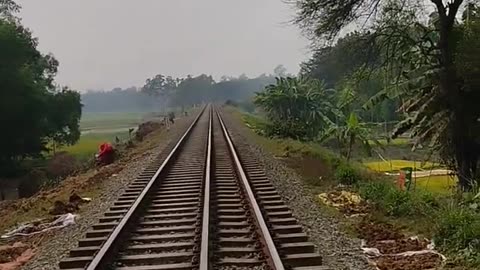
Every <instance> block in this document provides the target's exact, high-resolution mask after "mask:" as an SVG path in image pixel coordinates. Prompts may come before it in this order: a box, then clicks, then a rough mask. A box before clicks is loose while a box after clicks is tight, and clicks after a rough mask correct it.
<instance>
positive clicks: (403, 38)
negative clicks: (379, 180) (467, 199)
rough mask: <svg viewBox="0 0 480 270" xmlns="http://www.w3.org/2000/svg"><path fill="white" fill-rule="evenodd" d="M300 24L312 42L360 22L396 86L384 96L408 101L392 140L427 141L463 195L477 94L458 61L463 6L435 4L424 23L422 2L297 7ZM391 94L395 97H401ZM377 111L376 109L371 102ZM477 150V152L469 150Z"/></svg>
mask: <svg viewBox="0 0 480 270" xmlns="http://www.w3.org/2000/svg"><path fill="white" fill-rule="evenodd" d="M297 3H298V7H299V12H298V16H297V20H296V22H297V23H298V24H299V25H300V26H302V27H303V29H304V30H305V31H306V32H309V33H313V34H314V36H315V37H317V38H321V39H325V40H332V39H333V38H334V37H335V36H336V35H337V34H338V33H339V32H340V31H341V30H342V29H344V28H345V27H346V26H347V25H348V24H350V23H352V22H355V21H357V22H358V21H359V20H363V22H364V25H366V26H370V27H371V28H372V29H373V30H374V31H375V36H376V38H377V40H379V41H380V43H381V45H380V46H381V47H382V52H383V60H384V61H385V63H384V64H383V66H384V67H388V69H389V71H391V72H392V74H397V76H395V77H393V78H394V80H393V81H394V85H393V86H391V87H388V90H389V91H388V92H389V93H388V94H387V92H385V91H384V92H383V93H380V94H379V95H377V96H376V97H375V100H377V101H378V100H381V99H382V98H385V97H386V96H399V94H400V93H403V94H404V95H405V99H406V101H405V102H404V104H403V111H405V112H406V113H408V114H409V117H407V118H406V119H405V120H404V121H402V122H401V123H400V124H399V126H398V127H397V131H396V134H395V135H398V134H400V133H403V132H405V131H407V130H412V134H413V136H414V137H415V138H416V139H417V142H418V143H426V142H430V143H431V145H432V147H433V148H434V149H435V150H436V151H438V152H439V153H441V155H442V157H443V159H444V161H445V162H447V164H449V165H450V166H451V167H452V168H453V169H454V170H455V171H456V172H457V175H458V177H459V179H460V181H459V184H460V186H461V188H463V189H470V188H471V187H472V185H473V183H474V181H475V180H476V178H477V177H478V175H477V166H478V164H477V161H478V157H479V155H480V151H478V150H479V149H480V145H479V144H478V142H477V141H478V135H479V134H478V133H477V132H476V130H477V129H478V127H477V126H478V121H477V119H478V117H479V116H480V115H479V112H478V109H477V107H478V105H476V104H474V103H476V102H473V100H478V98H479V97H480V96H479V95H478V93H477V92H478V91H474V90H468V88H466V84H465V80H464V78H462V76H461V75H460V74H459V72H458V71H459V70H458V65H457V64H456V61H455V59H456V57H457V53H458V43H459V35H458V29H457V26H456V25H455V22H456V17H457V13H458V11H459V9H460V6H461V5H462V3H463V0H449V1H442V0H430V3H431V6H432V7H433V8H434V10H435V12H434V14H432V15H433V16H430V17H431V21H430V23H428V22H425V19H424V18H425V17H428V15H430V14H425V11H427V10H429V9H428V8H425V6H424V2H423V1H413V0H410V1H409V0H407V1H386V0H338V1H332V0H299V1H297ZM394 93H397V94H396V95H395V94H394ZM371 104H372V103H371ZM472 150H473V151H472Z"/></svg>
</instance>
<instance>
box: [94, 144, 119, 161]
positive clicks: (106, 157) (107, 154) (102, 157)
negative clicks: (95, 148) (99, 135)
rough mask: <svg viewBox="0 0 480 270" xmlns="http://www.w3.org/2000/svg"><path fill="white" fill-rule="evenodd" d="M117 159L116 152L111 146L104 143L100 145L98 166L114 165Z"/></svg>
mask: <svg viewBox="0 0 480 270" xmlns="http://www.w3.org/2000/svg"><path fill="white" fill-rule="evenodd" d="M114 159H115V151H114V149H113V147H112V145H111V144H109V143H102V144H101V145H100V149H99V152H98V154H97V164H98V165H108V164H110V163H113V161H114Z"/></svg>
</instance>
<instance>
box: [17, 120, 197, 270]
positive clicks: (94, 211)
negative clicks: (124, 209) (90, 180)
mask: <svg viewBox="0 0 480 270" xmlns="http://www.w3.org/2000/svg"><path fill="white" fill-rule="evenodd" d="M195 116H196V114H195V115H191V116H189V117H186V118H182V119H178V120H177V121H176V124H175V125H173V126H171V127H170V130H169V134H168V136H166V138H165V139H163V140H162V141H159V142H158V146H156V147H155V148H153V149H150V150H148V151H147V152H146V153H145V154H144V155H142V156H141V157H140V158H136V159H134V160H132V161H130V162H128V165H127V166H126V167H124V168H123V169H122V171H120V172H119V173H118V174H117V175H116V176H112V177H110V178H109V179H105V180H104V181H103V182H102V184H100V187H99V189H101V190H102V192H101V195H100V196H99V197H97V198H94V199H93V200H92V201H91V202H90V203H88V204H86V205H83V206H82V208H81V210H80V212H79V213H78V214H79V215H80V217H79V218H78V219H77V223H76V224H75V225H72V226H68V227H66V228H63V229H61V230H54V231H52V232H51V233H49V235H47V238H46V240H44V241H42V242H41V243H40V246H39V247H38V248H37V250H36V252H37V253H36V255H35V257H34V258H33V259H32V260H31V261H30V262H28V263H27V264H25V265H24V266H23V267H22V269H25V270H53V269H59V267H58V263H59V262H60V260H61V259H62V258H64V257H66V256H67V255H68V251H69V250H70V249H73V248H75V247H77V246H78V240H80V239H82V238H83V237H84V236H85V233H86V232H87V231H88V230H89V229H90V228H91V226H92V225H93V224H95V223H96V222H98V219H99V218H101V217H102V216H103V213H104V212H106V211H107V210H108V209H109V207H110V206H112V205H113V202H115V200H116V199H117V198H118V197H119V196H120V195H121V194H122V193H123V191H124V190H125V189H126V187H127V186H128V184H130V183H131V182H132V181H133V180H135V178H136V177H137V175H139V174H140V173H141V172H142V171H143V170H144V169H145V168H146V167H147V166H148V165H149V164H150V163H151V162H153V161H154V159H155V158H157V157H158V155H159V154H160V153H161V152H162V151H163V150H164V149H165V148H167V146H168V145H169V143H171V142H176V141H177V140H178V139H179V137H180V135H181V134H183V132H185V131H186V129H187V127H188V126H189V125H190V124H191V122H192V121H193V119H194V117H195Z"/></svg>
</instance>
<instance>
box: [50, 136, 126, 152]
mask: <svg viewBox="0 0 480 270" xmlns="http://www.w3.org/2000/svg"><path fill="white" fill-rule="evenodd" d="M115 136H118V138H119V139H120V140H125V139H127V138H128V132H115V133H92V134H85V135H82V136H81V137H80V140H79V141H78V142H77V143H76V144H74V145H71V146H64V147H61V148H60V149H59V151H66V152H68V153H70V154H72V155H73V156H75V157H77V158H88V157H90V156H93V155H94V154H95V153H96V152H97V151H98V147H99V146H100V144H102V143H105V142H108V143H113V142H115Z"/></svg>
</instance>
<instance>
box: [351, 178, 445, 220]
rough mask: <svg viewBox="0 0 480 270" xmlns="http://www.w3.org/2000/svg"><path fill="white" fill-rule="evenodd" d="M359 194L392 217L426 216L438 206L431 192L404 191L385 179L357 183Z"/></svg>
mask: <svg viewBox="0 0 480 270" xmlns="http://www.w3.org/2000/svg"><path fill="white" fill-rule="evenodd" d="M359 192H360V195H361V196H362V197H363V198H365V199H367V200H369V201H371V202H373V203H374V204H375V206H376V207H377V208H378V209H379V210H380V211H382V212H383V213H385V215H387V216H392V217H409V216H417V217H419V216H420V217H427V216H429V215H431V214H432V213H433V212H434V211H435V210H436V209H438V207H439V203H438V201H437V199H436V197H434V196H433V195H432V194H431V193H429V192H424V191H412V192H405V191H402V190H399V189H398V188H396V187H395V186H394V185H393V184H392V183H388V182H385V181H368V182H363V183H361V184H360V185H359Z"/></svg>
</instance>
